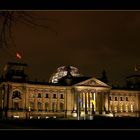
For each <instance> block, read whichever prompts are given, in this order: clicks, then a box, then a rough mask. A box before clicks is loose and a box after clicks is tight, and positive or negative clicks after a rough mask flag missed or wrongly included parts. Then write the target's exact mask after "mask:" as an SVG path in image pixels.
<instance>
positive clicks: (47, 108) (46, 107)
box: [45, 102, 49, 111]
mask: <svg viewBox="0 0 140 140" xmlns="http://www.w3.org/2000/svg"><path fill="white" fill-rule="evenodd" d="M45 110H46V111H48V110H49V103H48V102H46V103H45Z"/></svg>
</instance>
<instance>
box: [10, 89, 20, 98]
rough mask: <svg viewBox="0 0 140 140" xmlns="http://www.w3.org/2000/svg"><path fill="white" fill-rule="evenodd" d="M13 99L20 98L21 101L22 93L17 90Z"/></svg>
mask: <svg viewBox="0 0 140 140" xmlns="http://www.w3.org/2000/svg"><path fill="white" fill-rule="evenodd" d="M13 98H20V99H21V94H20V92H19V91H17V90H16V91H14V92H13V96H12V99H13Z"/></svg>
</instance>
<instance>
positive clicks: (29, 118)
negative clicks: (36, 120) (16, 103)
mask: <svg viewBox="0 0 140 140" xmlns="http://www.w3.org/2000/svg"><path fill="white" fill-rule="evenodd" d="M28 111H29V119H30V111H31V107H30V106H29V110H28Z"/></svg>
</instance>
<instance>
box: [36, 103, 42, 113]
mask: <svg viewBox="0 0 140 140" xmlns="http://www.w3.org/2000/svg"><path fill="white" fill-rule="evenodd" d="M37 106H38V111H41V110H42V103H41V102H38V104H37Z"/></svg>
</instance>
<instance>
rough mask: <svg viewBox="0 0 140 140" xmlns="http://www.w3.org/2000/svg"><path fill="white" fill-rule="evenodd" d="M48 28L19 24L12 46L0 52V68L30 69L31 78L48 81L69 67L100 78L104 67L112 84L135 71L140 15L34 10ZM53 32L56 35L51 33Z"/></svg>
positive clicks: (139, 46) (139, 54)
mask: <svg viewBox="0 0 140 140" xmlns="http://www.w3.org/2000/svg"><path fill="white" fill-rule="evenodd" d="M34 14H36V15H38V16H39V17H45V18H47V19H48V20H43V21H41V22H43V24H46V25H48V26H49V28H48V29H44V28H39V27H35V28H32V27H29V26H27V25H25V24H22V23H18V24H17V25H16V26H15V28H14V29H13V33H14V39H15V44H16V46H15V47H14V46H11V47H10V48H8V49H0V69H1V70H2V68H3V66H4V64H6V63H7V62H8V61H16V58H15V52H16V51H20V52H21V53H22V60H21V62H24V63H27V64H28V65H29V68H28V71H29V75H30V79H31V80H34V79H35V78H37V79H38V80H39V81H42V80H46V81H48V80H49V78H50V76H51V74H52V73H54V72H55V71H56V69H57V68H58V67H60V66H64V65H72V66H74V67H77V68H78V69H79V72H80V73H82V74H83V75H86V76H93V77H96V78H99V77H101V74H102V70H103V69H105V70H106V73H107V77H108V80H109V82H110V83H112V84H118V83H120V84H123V83H124V81H125V77H126V76H128V75H130V74H132V73H133V72H134V67H135V65H136V66H137V68H138V69H140V63H139V60H140V11H34ZM56 32H57V34H56Z"/></svg>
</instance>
